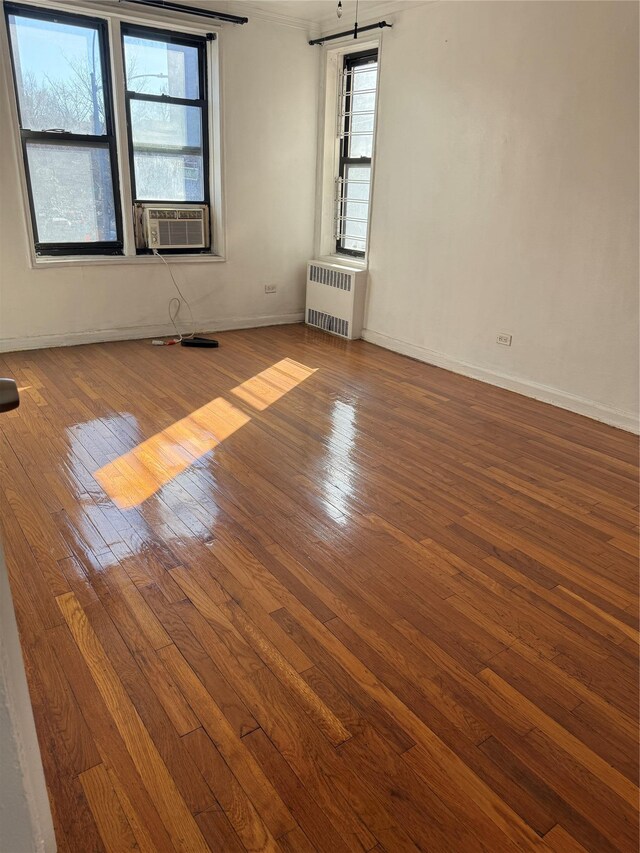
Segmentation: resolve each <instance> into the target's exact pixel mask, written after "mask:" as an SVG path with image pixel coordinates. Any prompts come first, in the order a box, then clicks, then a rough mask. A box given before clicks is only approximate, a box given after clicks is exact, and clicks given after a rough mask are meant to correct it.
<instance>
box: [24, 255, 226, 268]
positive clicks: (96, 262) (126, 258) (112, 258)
mask: <svg viewBox="0 0 640 853" xmlns="http://www.w3.org/2000/svg"><path fill="white" fill-rule="evenodd" d="M163 257H164V258H165V259H166V260H167V261H170V262H171V263H173V264H210V263H214V264H215V263H226V260H227V259H226V258H225V257H222V256H221V255H164V256H163ZM157 263H158V258H157V257H156V256H155V255H67V256H66V257H59V258H53V257H51V258H33V257H32V258H31V269H36V270H37V269H47V268H51V267H75V266H109V267H110V266H115V265H118V266H120V265H121V264H133V265H134V266H137V265H138V264H157Z"/></svg>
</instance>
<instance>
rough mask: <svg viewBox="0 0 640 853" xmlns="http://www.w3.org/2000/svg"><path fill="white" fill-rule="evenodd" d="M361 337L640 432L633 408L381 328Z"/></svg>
mask: <svg viewBox="0 0 640 853" xmlns="http://www.w3.org/2000/svg"><path fill="white" fill-rule="evenodd" d="M362 337H363V338H364V340H365V341H369V343H372V344H376V345H377V346H380V347H384V348H385V349H390V350H393V351H394V352H399V353H401V354H402V355H408V356H410V357H411V358H415V359H418V361H425V362H427V363H428V364H433V365H434V366H435V367H443V368H444V369H445V370H451V371H452V372H453V373H461V374H462V375H463V376H470V377H471V378H472V379H479V380H480V381H481V382H487V383H488V384H489V385H497V386H498V387H499V388H506V389H507V390H508V391H516V392H517V393H518V394H524V395H525V396H526V397H533V398H534V399H535V400H542V401H543V402H545V403H551V404H552V405H554V406H559V407H560V408H561V409H568V410H569V411H570V412H576V413H577V414H579V415H586V416H587V417H588V418H593V419H594V420H596V421H602V422H603V423H606V424H610V425H611V426H615V427H619V428H620V429H624V430H627V431H628V432H633V433H636V434H637V433H639V432H640V424H639V423H638V417H637V416H636V415H634V414H633V412H625V411H622V410H621V409H615V408H613V407H612V406H605V405H603V404H602V403H597V402H595V401H594V400H587V399H585V398H584V397H578V396H577V395H575V394H570V393H569V392H568V391H561V390H560V389H559V388H552V387H551V386H549V385H542V384H540V383H539V382H533V381H532V380H530V379H519V378H518V377H516V376H511V375H509V374H507V373H500V372H499V371H497V370H493V369H492V368H488V367H480V366H479V365H474V364H468V363H467V362H464V361H458V360H457V359H455V358H452V357H451V356H448V355H445V354H444V353H441V352H436V351H435V350H430V349H427V348H426V347H422V346H418V345H417V344H411V343H408V342H407V341H402V340H400V339H399V338H392V337H389V336H388V335H383V334H382V333H381V332H374V331H373V330H372V329H363V331H362Z"/></svg>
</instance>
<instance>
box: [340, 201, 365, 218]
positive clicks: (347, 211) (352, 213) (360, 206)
mask: <svg viewBox="0 0 640 853" xmlns="http://www.w3.org/2000/svg"><path fill="white" fill-rule="evenodd" d="M344 215H345V216H346V217H347V218H349V219H365V220H366V219H367V217H368V216H369V205H368V204H365V203H363V202H355V201H348V202H347V203H346V204H345V206H344Z"/></svg>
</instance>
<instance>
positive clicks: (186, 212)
mask: <svg viewBox="0 0 640 853" xmlns="http://www.w3.org/2000/svg"><path fill="white" fill-rule="evenodd" d="M142 231H143V236H144V244H145V246H146V247H147V248H148V249H207V248H208V247H209V205H207V204H192V205H174V206H171V205H162V206H160V205H157V204H149V205H142Z"/></svg>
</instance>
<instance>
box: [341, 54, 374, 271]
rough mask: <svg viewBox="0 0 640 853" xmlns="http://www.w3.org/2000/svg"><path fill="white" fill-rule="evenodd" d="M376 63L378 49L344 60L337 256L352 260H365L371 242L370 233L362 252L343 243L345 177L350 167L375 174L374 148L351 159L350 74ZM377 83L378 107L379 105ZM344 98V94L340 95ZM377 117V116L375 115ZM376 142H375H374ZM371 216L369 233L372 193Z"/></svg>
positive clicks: (348, 55) (351, 77) (346, 57)
mask: <svg viewBox="0 0 640 853" xmlns="http://www.w3.org/2000/svg"><path fill="white" fill-rule="evenodd" d="M374 62H376V63H377V62H378V48H377V47H376V48H373V50H365V51H362V52H361V53H347V54H345V56H344V59H343V66H342V69H343V74H344V75H345V76H346V84H345V103H344V125H343V126H342V127H341V129H340V130H341V133H342V139H341V141H340V159H339V165H338V179H339V182H338V186H339V187H340V197H339V198H338V200H337V205H336V206H337V215H338V222H337V224H338V227H337V228H336V254H338V255H350V256H351V257H352V258H360V259H364V257H365V255H366V253H367V250H368V248H369V240H368V233H367V237H366V238H365V248H364V250H362V251H360V249H347V248H345V247H344V246H343V245H342V241H343V240H344V239H345V237H344V236H343V235H342V234H341V233H340V230H341V229H340V223H341V222H343V221H344V216H345V211H346V204H347V198H346V196H345V194H344V187H345V175H346V172H347V168H348V167H349V166H369V169H370V174H373V148H372V152H371V153H372V156H371V157H349V142H350V133H349V120H350V115H349V114H350V111H351V87H352V85H353V74H349V73H348V72H350V71H352V70H353V69H354V68H356V67H358V66H361V65H370V64H372V63H374ZM377 87H378V84H377V81H376V105H377ZM340 98H342V94H341V95H340ZM374 115H375V114H374ZM372 135H374V136H375V121H374V131H372ZM374 141H375V140H374ZM368 205H369V216H368V217H367V232H368V230H369V217H370V216H371V191H369V202H368Z"/></svg>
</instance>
